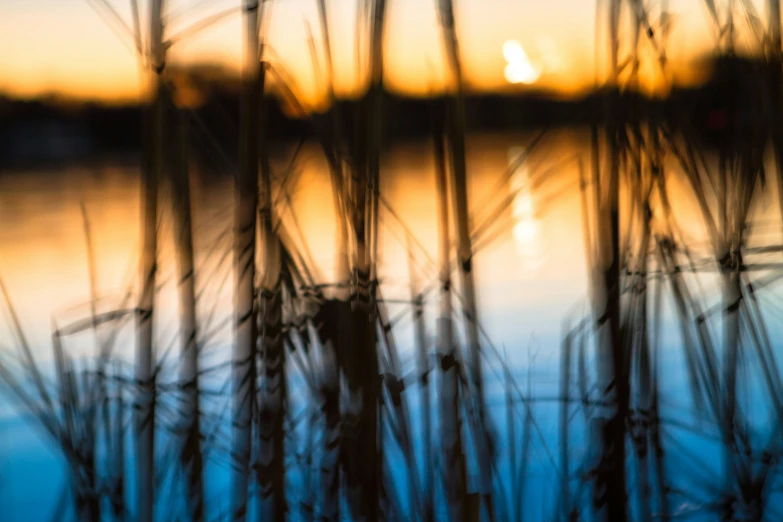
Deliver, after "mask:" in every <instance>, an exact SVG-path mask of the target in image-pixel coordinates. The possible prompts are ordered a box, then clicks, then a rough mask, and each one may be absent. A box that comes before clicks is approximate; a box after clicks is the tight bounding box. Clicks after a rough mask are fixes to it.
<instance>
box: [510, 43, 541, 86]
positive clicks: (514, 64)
mask: <svg viewBox="0 0 783 522" xmlns="http://www.w3.org/2000/svg"><path fill="white" fill-rule="evenodd" d="M503 58H505V59H506V69H505V71H504V72H503V74H504V76H505V77H506V81H507V82H509V83H515V84H516V83H524V84H528V85H529V84H532V83H535V82H536V81H537V80H538V78H539V77H540V76H541V69H540V68H538V67H534V66H533V64H532V63H531V62H530V58H528V56H527V53H526V52H525V50H524V49H523V48H522V44H520V43H519V42H518V41H517V40H506V42H505V43H504V44H503Z"/></svg>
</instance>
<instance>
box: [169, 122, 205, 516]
mask: <svg viewBox="0 0 783 522" xmlns="http://www.w3.org/2000/svg"><path fill="white" fill-rule="evenodd" d="M176 117H177V120H176V123H177V124H176V125H175V126H174V127H175V129H176V131H177V132H176V133H175V134H176V136H175V140H176V141H175V144H174V147H173V149H174V151H175V157H176V160H175V161H173V162H172V172H171V174H172V189H173V208H174V230H175V234H176V236H175V244H176V247H175V248H176V262H177V281H178V283H177V290H178V294H179V320H180V351H181V357H180V361H181V363H180V371H179V379H180V392H181V394H182V397H181V400H182V417H183V424H184V426H183V428H184V431H183V433H184V436H183V440H182V451H181V454H180V463H181V466H182V469H183V471H184V477H185V486H186V494H187V508H188V516H189V518H190V520H192V521H194V522H201V521H202V520H204V516H205V512H206V508H205V505H204V476H203V475H204V469H203V468H204V463H203V457H202V455H203V451H202V445H201V420H200V417H201V409H200V401H199V362H198V359H199V347H198V339H199V332H198V326H197V320H196V281H195V268H194V260H193V221H192V216H191V205H192V203H191V190H190V168H189V164H188V127H187V119H186V117H185V114H184V112H182V111H177V113H176Z"/></svg>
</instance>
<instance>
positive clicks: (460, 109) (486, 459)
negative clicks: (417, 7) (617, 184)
mask: <svg viewBox="0 0 783 522" xmlns="http://www.w3.org/2000/svg"><path fill="white" fill-rule="evenodd" d="M438 7H439V10H440V20H441V28H442V31H443V38H444V44H445V48H446V56H447V63H448V65H449V72H450V75H451V81H452V87H453V88H454V94H453V96H452V97H451V103H450V104H449V109H450V110H449V111H448V122H447V142H448V146H449V153H450V155H449V157H450V159H451V177H452V183H453V185H452V196H453V198H454V213H455V225H456V231H457V262H458V266H459V274H460V283H461V290H462V316H463V319H464V324H465V336H466V339H467V344H468V346H467V360H468V381H469V383H470V400H471V402H473V409H474V412H475V415H476V424H477V426H478V432H477V437H476V440H475V445H476V455H477V461H478V469H479V481H480V486H479V497H480V501H481V504H482V506H483V508H484V511H485V513H486V515H487V518H488V519H489V520H490V521H492V520H494V519H495V515H494V503H493V501H492V469H491V462H492V459H493V456H492V455H490V446H491V445H490V440H489V432H488V430H487V428H488V422H489V421H488V418H487V416H486V414H485V399H484V384H483V374H482V360H481V357H482V356H481V344H480V335H479V328H478V315H477V314H478V309H477V305H476V290H475V282H474V277H473V268H472V264H473V245H472V239H471V235H470V218H469V215H468V208H469V206H468V190H467V165H466V160H465V114H464V111H465V103H464V87H463V79H462V65H461V58H460V53H459V47H458V38H457V33H456V27H455V22H454V6H453V3H452V0H440V1H439V3H438Z"/></svg>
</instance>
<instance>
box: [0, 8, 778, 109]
mask: <svg viewBox="0 0 783 522" xmlns="http://www.w3.org/2000/svg"><path fill="white" fill-rule="evenodd" d="M110 3H111V5H113V6H115V7H116V9H117V11H118V13H119V14H120V16H121V17H122V18H123V19H124V20H126V21H127V22H128V25H130V21H131V15H130V8H129V6H128V5H126V4H129V3H130V2H124V1H121V0H113V1H111V2H110ZM139 3H140V4H145V3H146V2H145V1H144V0H141V1H140V2H139ZM357 3H358V2H356V1H354V0H339V1H335V2H327V4H328V6H329V17H330V21H331V23H332V40H333V42H332V46H333V56H334V68H335V87H336V92H337V94H338V95H346V94H355V93H356V92H358V91H359V90H361V88H362V81H361V78H362V73H361V72H360V71H358V70H357V66H356V63H357V51H356V50H357V48H359V49H363V48H366V42H358V45H357V41H356V29H355V24H354V21H355V20H356V18H357V7H356V4H357ZM435 3H436V2H435V0H430V1H428V0H395V1H393V2H389V8H388V16H387V22H386V23H387V25H386V40H385V46H386V47H385V49H386V50H385V75H386V83H387V86H388V87H389V88H390V89H392V90H394V91H397V92H402V93H406V94H414V95H417V94H426V93H428V92H431V91H433V90H434V91H438V90H441V89H443V88H444V85H445V82H446V80H445V78H446V74H445V71H444V65H443V49H442V44H441V40H440V38H441V35H440V31H439V28H438V16H437V12H436V7H435ZM754 3H758V4H759V6H758V7H759V12H762V13H763V12H764V11H763V5H761V0H754ZM268 4H270V5H271V23H270V25H269V33H268V37H267V41H268V43H269V48H270V53H269V54H268V55H267V58H268V59H270V60H271V61H272V62H273V63H275V64H276V65H277V66H279V67H282V68H284V69H285V71H286V72H287V73H288V76H289V77H290V78H292V79H293V81H294V83H295V85H294V87H295V91H296V93H297V94H298V95H299V96H300V97H301V98H302V99H303V100H305V101H306V102H308V103H310V104H312V105H317V104H319V103H320V102H321V101H322V100H323V99H324V93H325V92H326V89H325V85H324V82H323V67H324V63H325V59H324V56H323V53H322V52H321V51H322V49H323V47H322V46H323V43H322V42H323V39H322V35H321V34H320V29H319V28H320V24H319V20H318V16H317V10H316V2H315V0H271V1H270V2H268ZM455 4H456V18H457V27H458V33H459V37H460V51H461V56H462V61H463V67H464V71H465V74H464V76H465V80H466V82H467V83H468V87H469V88H471V89H474V90H480V91H488V90H498V89H508V88H509V81H511V83H520V84H522V86H523V87H524V85H525V84H530V83H534V85H535V87H537V88H542V89H550V90H555V91H558V92H562V93H573V92H577V91H580V90H583V89H587V88H590V87H591V86H592V85H593V84H594V81H595V76H596V68H599V69H600V68H601V67H602V66H603V65H604V64H602V63H601V62H600V60H602V58H599V63H598V64H596V58H595V56H596V44H595V41H596V38H595V27H596V25H595V3H594V1H593V0H547V1H546V2H541V1H540V0H460V1H458V2H456V3H455ZM701 4H702V2H700V1H696V0H670V2H669V6H670V7H669V11H670V12H671V13H672V20H673V23H672V30H671V32H670V36H669V48H670V49H671V52H670V53H669V56H668V59H669V61H670V63H671V64H672V69H673V70H674V71H675V74H677V73H678V72H679V73H681V74H680V76H681V77H682V78H684V79H685V80H686V81H687V78H686V76H687V74H686V73H687V64H688V61H689V60H692V59H694V58H696V57H697V56H699V55H701V54H703V53H704V52H705V51H707V50H708V49H710V48H711V46H712V44H713V38H712V33H711V31H712V29H711V25H710V20H709V17H708V15H707V13H706V11H705V9H704V8H703V6H702V5H701ZM238 5H239V0H229V1H223V0H214V1H213V2H211V3H210V2H201V1H199V0H171V1H170V2H169V3H168V8H167V11H168V12H169V13H171V16H170V21H169V23H168V26H167V32H168V34H169V35H173V34H176V33H178V32H179V31H181V30H182V29H184V28H186V27H187V26H189V25H190V24H192V23H193V22H195V21H197V20H198V19H200V18H203V17H206V16H209V15H210V14H213V13H216V12H219V11H223V10H225V9H227V8H231V7H236V6H238ZM188 6H191V7H192V6H195V7H192V8H190V9H188ZM199 6H200V7H199ZM144 14H145V13H142V17H141V20H142V21H144V20H147V17H145V16H144ZM600 27H601V26H600V25H599V30H602V29H601V28H600ZM310 34H312V38H313V39H314V43H315V47H316V49H319V51H318V52H317V53H316V54H318V56H316V60H315V61H316V62H317V63H315V64H314V63H313V62H314V61H313V57H312V56H311V52H310V47H309V45H308V38H309V36H310ZM129 42H130V39H129V38H128V37H127V35H125V36H124V38H120V37H118V35H117V34H115V32H114V31H113V30H112V29H111V28H110V27H109V26H108V25H107V23H106V22H105V21H104V20H103V19H102V18H101V17H100V16H98V15H97V14H96V13H95V11H93V9H92V8H91V7H90V5H89V3H88V2H87V1H86V0H37V1H36V2H29V1H23V0H5V1H3V2H2V3H0V92H4V93H10V94H12V95H16V96H24V97H33V96H39V95H45V94H56V95H61V96H66V97H75V98H82V99H98V100H106V101H116V100H131V99H135V98H138V97H139V95H140V92H141V91H140V90H141V82H140V75H139V66H138V61H137V59H136V57H135V55H134V53H133V52H132V51H131V50H130V45H129ZM241 42H242V26H241V20H240V14H239V13H238V12H237V13H236V14H235V15H234V16H233V17H230V18H228V19H226V20H225V21H223V22H221V23H219V24H217V25H215V26H212V27H210V28H209V29H207V30H205V31H203V32H200V33H199V34H197V35H196V36H194V37H192V38H188V39H185V40H183V41H181V42H179V43H177V44H176V45H175V46H174V47H172V49H171V51H170V55H169V56H170V59H169V61H170V62H172V63H181V64H188V63H197V62H199V63H204V62H206V63H212V64H214V63H220V64H224V65H226V66H228V67H230V68H234V69H236V68H237V67H238V63H239V60H240V56H241ZM507 42H516V44H514V50H511V52H512V54H514V56H515V57H516V58H520V57H524V58H525V59H526V61H525V60H512V62H509V61H508V60H507V59H506V58H507V57H506V56H504V54H507V53H504V52H503V50H504V48H505V46H504V44H505V43H507ZM516 45H518V47H516ZM599 45H601V46H605V43H599ZM520 50H521V51H522V54H520V52H519V51H520Z"/></svg>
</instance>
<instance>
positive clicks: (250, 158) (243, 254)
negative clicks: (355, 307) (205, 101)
mask: <svg viewBox="0 0 783 522" xmlns="http://www.w3.org/2000/svg"><path fill="white" fill-rule="evenodd" d="M243 7H244V26H245V27H244V38H245V42H244V48H243V52H244V59H243V68H242V102H241V113H240V124H241V135H240V168H239V172H238V173H237V180H236V216H235V227H236V229H235V234H234V272H235V273H234V277H235V278H236V279H235V285H236V286H235V290H234V299H235V300H236V304H235V312H234V313H235V324H234V329H235V330H234V352H233V358H232V373H233V375H232V383H233V385H232V386H233V388H232V399H233V402H232V418H233V420H232V450H231V451H232V485H231V504H230V510H231V517H232V519H233V520H240V521H243V520H245V517H246V514H247V507H248V463H249V461H250V443H251V423H252V416H253V411H252V407H253V383H254V382H255V375H253V371H252V369H253V366H254V365H253V358H254V356H255V349H256V335H257V334H256V322H255V315H254V311H255V310H254V299H255V291H254V290H255V288H254V285H255V272H256V267H255V251H256V211H257V207H258V157H259V156H258V136H259V107H260V98H259V87H260V84H261V74H262V69H261V63H260V60H259V50H260V47H259V2H258V0H245V2H244V4H243Z"/></svg>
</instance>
